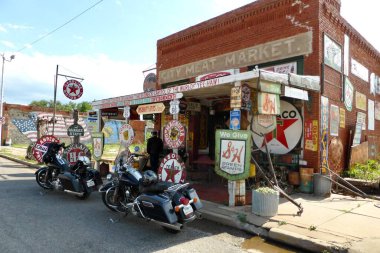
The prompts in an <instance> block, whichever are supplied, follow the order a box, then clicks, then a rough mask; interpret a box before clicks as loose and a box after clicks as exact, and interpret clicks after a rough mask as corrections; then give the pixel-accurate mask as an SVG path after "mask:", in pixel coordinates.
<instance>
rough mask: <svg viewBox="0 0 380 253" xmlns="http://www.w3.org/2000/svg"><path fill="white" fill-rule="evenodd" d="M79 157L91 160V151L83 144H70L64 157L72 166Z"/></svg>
mask: <svg viewBox="0 0 380 253" xmlns="http://www.w3.org/2000/svg"><path fill="white" fill-rule="evenodd" d="M79 156H87V157H88V158H89V159H90V160H91V151H90V150H89V149H88V148H87V146H86V145H84V144H82V143H78V144H70V145H69V146H68V147H66V148H65V150H64V151H63V157H64V158H65V159H66V160H67V161H68V162H69V163H70V165H74V164H75V163H76V162H77V161H78V158H79Z"/></svg>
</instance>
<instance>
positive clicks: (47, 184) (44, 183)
mask: <svg viewBox="0 0 380 253" xmlns="http://www.w3.org/2000/svg"><path fill="white" fill-rule="evenodd" d="M47 173H49V174H48V175H46V174H47ZM36 181H37V184H38V185H39V186H41V187H42V188H44V189H48V190H51V189H53V184H52V178H51V173H50V172H49V171H48V170H41V171H39V172H38V173H37V174H36Z"/></svg>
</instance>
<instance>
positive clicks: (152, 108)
mask: <svg viewBox="0 0 380 253" xmlns="http://www.w3.org/2000/svg"><path fill="white" fill-rule="evenodd" d="M164 110H165V105H164V104H163V103H155V104H147V105H139V106H138V107H137V109H136V112H137V113H138V114H139V115H141V114H154V113H162V112H163V111H164Z"/></svg>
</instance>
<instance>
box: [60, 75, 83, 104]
mask: <svg viewBox="0 0 380 253" xmlns="http://www.w3.org/2000/svg"><path fill="white" fill-rule="evenodd" d="M63 94H65V96H66V97H68V98H70V99H71V100H75V99H78V98H80V97H81V96H82V94H83V86H82V85H81V84H80V82H78V81H77V80H73V79H72V80H68V81H66V82H65V84H64V85H63Z"/></svg>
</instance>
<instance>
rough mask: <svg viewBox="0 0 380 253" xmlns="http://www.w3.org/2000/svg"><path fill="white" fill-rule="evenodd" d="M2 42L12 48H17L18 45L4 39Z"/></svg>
mask: <svg viewBox="0 0 380 253" xmlns="http://www.w3.org/2000/svg"><path fill="white" fill-rule="evenodd" d="M0 43H1V44H3V45H4V46H6V47H7V48H11V49H15V48H16V45H15V44H13V42H11V41H7V40H2V41H0Z"/></svg>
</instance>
